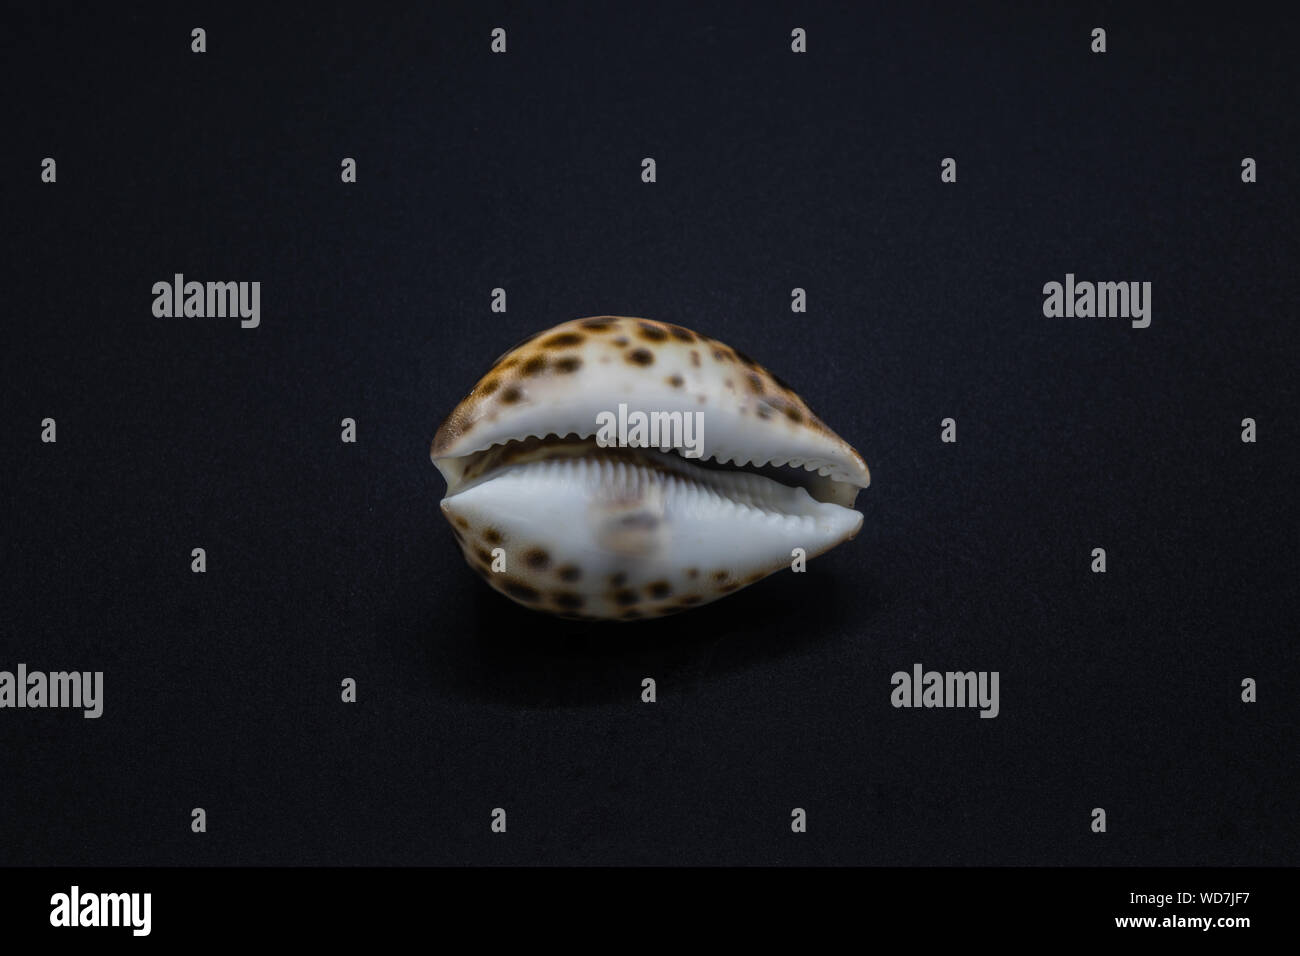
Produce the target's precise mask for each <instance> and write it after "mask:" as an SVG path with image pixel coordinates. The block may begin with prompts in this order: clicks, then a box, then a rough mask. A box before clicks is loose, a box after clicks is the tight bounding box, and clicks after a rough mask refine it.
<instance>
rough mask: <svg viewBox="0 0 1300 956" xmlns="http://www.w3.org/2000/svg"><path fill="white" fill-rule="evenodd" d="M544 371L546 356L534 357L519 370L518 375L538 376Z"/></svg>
mask: <svg viewBox="0 0 1300 956" xmlns="http://www.w3.org/2000/svg"><path fill="white" fill-rule="evenodd" d="M545 369H546V356H545V355H534V356H533V357H532V358H530V359H529V360H528V361H527V362H525V363H524V366H523V368H521V369H520V370H519V374H520V375H538V374H540V373H541V372H543V371H545Z"/></svg>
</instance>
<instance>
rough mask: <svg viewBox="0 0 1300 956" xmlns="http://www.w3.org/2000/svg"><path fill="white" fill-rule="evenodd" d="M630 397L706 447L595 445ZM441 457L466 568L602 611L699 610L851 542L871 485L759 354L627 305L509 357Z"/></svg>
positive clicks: (856, 459)
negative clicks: (798, 552) (802, 557)
mask: <svg viewBox="0 0 1300 956" xmlns="http://www.w3.org/2000/svg"><path fill="white" fill-rule="evenodd" d="M620 404H622V405H625V406H627V408H629V409H631V410H632V411H638V410H639V411H642V412H645V413H647V414H648V413H651V412H662V413H666V414H669V415H671V414H672V413H680V414H681V415H683V416H686V415H693V414H694V413H697V412H698V413H701V414H700V416H699V418H698V419H694V420H695V421H699V422H701V423H702V425H703V428H702V436H701V437H702V439H703V440H702V442H701V443H700V446H699V448H698V449H691V450H690V451H685V450H683V449H682V448H662V447H600V446H598V445H597V443H596V441H595V436H596V435H597V432H598V422H599V421H600V418H599V416H600V415H601V414H602V413H603V414H607V415H612V414H613V413H614V412H615V410H616V409H618V407H619V405H620ZM694 450H699V451H700V452H701V454H700V455H699V457H698V458H691V457H687V455H688V454H690V453H691V451H694ZM430 457H431V458H432V459H433V462H434V464H435V465H437V467H438V470H439V471H440V472H442V475H443V477H444V478H445V479H446V481H447V494H446V497H444V498H443V500H442V511H443V514H445V515H446V517H447V520H448V521H449V522H450V523H451V527H452V532H453V533H454V534H455V536H456V540H457V542H458V543H459V544H460V547H461V550H462V552H463V553H464V555H465V559H466V561H468V562H469V564H470V566H471V567H473V568H475V569H476V570H478V571H479V572H480V573H481V574H482V575H483V577H484V578H486V579H487V581H488V583H489V584H491V585H492V587H494V588H496V589H497V590H498V591H500V592H501V593H502V594H505V595H506V596H507V597H510V598H511V599H513V600H515V601H517V602H519V603H520V604H523V605H525V606H527V607H530V608H533V609H535V610H539V611H544V612H548V613H552V614H558V615H561V616H564V617H572V618H580V619H597V620H635V619H638V618H645V617H656V616H659V615H663V614H671V613H673V612H676V611H680V610H685V609H687V608H690V607H695V606H698V605H700V604H705V603H707V602H709V601H713V600H716V599H717V598H719V597H722V596H724V595H726V594H729V593H731V592H733V591H736V590H738V589H739V588H741V587H744V586H746V585H748V584H752V583H753V582H755V581H757V580H759V579H760V578H763V577H766V576H767V575H769V574H771V573H773V572H774V571H779V570H783V569H786V568H789V567H790V563H791V560H792V552H793V550H794V549H795V548H802V549H803V550H804V552H805V554H806V555H807V557H809V558H811V557H815V556H816V555H818V554H821V553H823V552H825V551H827V550H829V549H830V548H833V547H834V546H835V545H837V544H840V543H841V542H843V541H846V540H849V539H851V538H852V537H853V536H854V535H856V534H857V532H858V530H859V529H860V528H861V527H862V515H861V514H860V513H859V512H857V511H855V510H853V504H854V501H855V499H856V497H857V493H858V491H859V490H860V489H862V488H865V487H867V485H868V484H869V483H870V480H871V476H870V474H869V472H868V470H867V466H866V463H865V462H863V460H862V457H861V456H860V455H859V454H858V453H857V452H856V451H854V449H853V448H852V447H851V446H850V445H849V444H848V443H847V442H845V441H844V440H843V439H842V438H840V437H839V436H838V435H837V434H835V432H833V431H831V429H830V428H829V427H827V426H826V425H825V424H824V423H823V422H822V421H821V420H820V419H819V418H818V417H817V416H816V415H814V414H813V412H812V410H811V409H810V408H809V407H808V405H807V404H806V403H805V402H804V401H803V399H801V398H800V397H799V396H798V395H796V394H795V393H794V391H792V390H791V389H790V388H789V387H788V386H787V385H785V384H784V383H783V382H781V380H780V379H778V378H777V377H776V376H774V375H773V374H772V373H771V372H769V371H768V370H767V369H765V368H764V367H763V366H761V365H759V364H758V363H757V362H755V361H754V360H753V359H750V358H749V357H747V356H745V355H744V354H742V353H740V352H737V351H736V350H735V349H733V348H731V347H729V346H727V345H724V344H723V343H721V342H718V341H716V340H715V339H711V338H708V337H706V336H703V335H700V334H699V333H696V332H692V331H691V330H689V329H685V328H682V327H681V326H677V325H670V324H668V323H664V322H656V321H652V320H649V319H641V318H630V317H624V316H594V317H591V318H585V319H575V320H573V321H571V322H565V323H563V324H561V325H557V326H555V327H553V328H550V329H547V330H546V331H544V332H539V333H538V334H536V335H534V336H532V337H531V338H529V339H527V340H526V341H524V342H523V343H521V344H520V345H518V346H516V347H515V348H513V349H511V350H510V351H509V352H506V353H505V354H504V355H502V356H501V357H500V358H499V359H498V360H497V362H496V364H494V365H493V367H492V368H491V369H490V370H489V371H488V372H487V374H486V375H484V376H483V377H482V378H481V379H480V380H479V382H478V384H476V385H475V386H474V388H473V389H472V390H471V391H470V393H469V395H467V396H466V397H465V399H464V400H463V401H461V403H460V404H459V405H457V406H456V408H455V409H454V410H453V411H452V413H451V414H450V415H449V416H448V417H447V419H446V421H444V422H443V423H442V426H441V427H440V428H439V429H438V432H437V435H436V436H435V438H434V440H433V447H432V449H431V450H430ZM502 563H504V566H505V569H504V570H500V566H501V564H502ZM494 564H495V565H496V566H497V570H493V565H494Z"/></svg>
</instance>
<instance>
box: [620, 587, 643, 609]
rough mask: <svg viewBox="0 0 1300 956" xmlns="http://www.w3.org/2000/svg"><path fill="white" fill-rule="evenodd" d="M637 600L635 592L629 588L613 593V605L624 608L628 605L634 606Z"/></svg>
mask: <svg viewBox="0 0 1300 956" xmlns="http://www.w3.org/2000/svg"><path fill="white" fill-rule="evenodd" d="M639 600H640V598H638V597H637V595H636V592H635V591H633V590H631V589H629V588H624V589H623V590H622V591H615V592H614V603H615V604H621V605H623V606H624V607H626V606H627V605H629V604H636V603H637V601H639Z"/></svg>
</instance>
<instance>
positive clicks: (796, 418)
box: [785, 405, 803, 424]
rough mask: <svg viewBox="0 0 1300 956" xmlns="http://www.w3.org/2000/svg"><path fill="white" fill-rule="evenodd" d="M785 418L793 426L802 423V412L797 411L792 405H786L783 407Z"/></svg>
mask: <svg viewBox="0 0 1300 956" xmlns="http://www.w3.org/2000/svg"><path fill="white" fill-rule="evenodd" d="M785 417H786V418H788V419H790V421H792V422H794V423H795V424H802V423H803V412H801V411H799V409H797V408H795V407H794V406H793V405H787V406H786V407H785Z"/></svg>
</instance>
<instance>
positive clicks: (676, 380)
mask: <svg viewBox="0 0 1300 956" xmlns="http://www.w3.org/2000/svg"><path fill="white" fill-rule="evenodd" d="M664 381H666V382H667V383H668V384H669V385H671V386H672V387H673V388H681V387H682V386H683V385H685V384H686V380H685V379H684V378H682V377H681V376H680V375H669V376H668V377H667V378H666V379H664Z"/></svg>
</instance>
